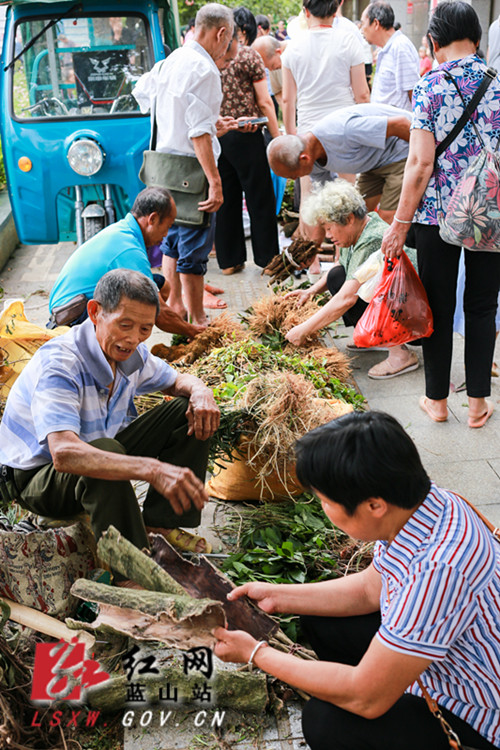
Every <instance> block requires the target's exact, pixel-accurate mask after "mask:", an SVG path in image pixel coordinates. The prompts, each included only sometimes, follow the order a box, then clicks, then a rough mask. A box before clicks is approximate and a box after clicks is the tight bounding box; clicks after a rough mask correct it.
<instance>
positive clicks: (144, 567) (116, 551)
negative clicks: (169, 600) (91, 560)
mask: <svg viewBox="0 0 500 750" xmlns="http://www.w3.org/2000/svg"><path fill="white" fill-rule="evenodd" d="M97 554H98V555H99V557H100V558H101V560H103V561H104V562H105V563H106V564H107V565H109V566H110V568H112V569H113V570H116V571H118V573H121V575H122V576H125V578H128V579H130V580H131V581H135V582H136V583H138V584H139V585H140V586H142V587H143V588H145V589H147V590H148V591H162V592H163V593H165V594H175V595H178V596H184V595H185V594H186V592H185V590H184V589H183V588H182V586H180V585H179V584H178V583H177V582H176V581H175V580H174V579H173V578H172V577H171V576H170V575H169V574H168V573H167V572H166V570H164V569H162V568H161V567H160V566H159V565H157V563H156V562H155V561H154V560H152V559H151V557H149V556H148V555H147V554H145V553H144V552H142V551H141V550H140V549H138V548H137V547H135V546H134V545H133V544H132V542H129V541H128V539H125V537H123V536H122V535H121V534H120V532H119V531H118V530H117V529H116V528H115V527H114V526H110V527H109V528H108V530H107V531H105V532H104V534H102V536H101V538H100V539H99V542H98V543H97Z"/></svg>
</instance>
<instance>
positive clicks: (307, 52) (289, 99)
mask: <svg viewBox="0 0 500 750" xmlns="http://www.w3.org/2000/svg"><path fill="white" fill-rule="evenodd" d="M338 6H339V4H338V2H337V0H304V13H305V17H306V21H307V26H308V28H307V31H303V32H300V33H298V34H297V36H295V37H294V38H293V39H291V40H290V41H289V42H288V44H287V47H286V49H285V51H284V52H283V54H282V56H281V64H282V69H283V123H284V125H285V129H286V132H287V133H289V134H292V135H294V134H296V133H297V132H299V133H305V132H306V131H308V130H310V129H311V127H312V126H313V125H314V124H315V123H317V122H318V120H320V119H321V118H322V117H324V116H325V115H328V114H330V113H331V112H333V111H335V110H336V109H342V108H343V107H349V106H352V105H353V104H359V103H360V102H369V101H370V90H369V88H368V84H367V82H366V76H365V63H364V50H363V47H362V45H361V43H360V42H359V39H358V38H357V37H356V35H355V34H354V33H350V32H349V31H346V29H345V28H343V27H340V25H339V24H337V25H335V26H333V21H334V18H335V13H336V12H337V9H338ZM343 176H344V177H347V178H349V175H343ZM328 179H330V175H329V173H327V172H326V170H324V169H322V168H317V167H315V169H314V170H313V172H312V174H311V176H310V177H309V176H308V177H301V179H300V190H301V204H302V201H303V199H304V198H305V197H306V196H307V195H308V194H309V193H310V190H311V180H312V181H313V182H315V181H318V182H325V181H327V180H328ZM351 182H354V179H353V178H351ZM301 234H304V235H306V236H308V237H310V238H311V239H314V240H315V241H316V242H317V243H318V244H320V243H321V241H322V239H323V237H322V236H319V235H318V233H317V232H314V230H313V228H308V227H306V226H305V225H304V224H303V223H302V221H301Z"/></svg>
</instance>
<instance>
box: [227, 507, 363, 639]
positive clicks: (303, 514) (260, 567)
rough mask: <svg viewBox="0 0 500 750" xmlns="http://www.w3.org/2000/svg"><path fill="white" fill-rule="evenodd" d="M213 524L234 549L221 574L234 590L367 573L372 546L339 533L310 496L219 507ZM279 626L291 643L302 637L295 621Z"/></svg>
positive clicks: (293, 619)
mask: <svg viewBox="0 0 500 750" xmlns="http://www.w3.org/2000/svg"><path fill="white" fill-rule="evenodd" d="M215 525H216V527H217V531H218V533H219V534H220V536H221V538H222V539H223V541H224V543H225V545H226V546H227V547H228V549H229V550H230V556H229V558H227V559H225V560H224V562H223V563H222V565H221V567H222V570H223V571H224V572H225V573H226V575H228V576H229V578H231V580H232V581H233V582H234V583H235V584H236V585H240V584H242V583H245V582H246V581H268V582H270V583H305V582H307V583H312V582H314V581H323V580H327V579H330V578H335V577H339V576H343V575H346V574H347V573H349V572H357V571H359V570H363V569H364V568H366V567H367V566H368V565H369V564H370V562H371V557H372V554H371V550H372V547H373V545H372V544H371V543H369V544H367V543H361V542H357V541H355V540H353V539H351V537H349V536H347V535H346V534H344V532H342V531H340V530H339V529H337V528H335V527H334V526H333V525H332V524H331V522H330V521H329V520H328V518H327V517H326V515H325V514H324V513H323V511H322V509H321V505H320V502H319V500H318V499H317V498H316V497H314V496H312V495H309V494H306V493H305V494H303V495H302V496H301V497H300V498H298V499H297V500H296V501H295V503H282V504H279V505H276V504H267V503H266V504H261V505H259V506H258V507H250V506H241V505H240V506H238V507H237V508H235V507H234V506H232V505H227V504H222V503H221V504H218V505H217V508H216V514H215ZM280 623H281V626H282V628H283V629H284V630H285V632H286V633H287V635H288V636H289V637H290V638H291V639H292V640H293V641H297V640H298V639H299V638H300V635H299V634H298V632H297V625H298V620H297V619H296V618H291V617H289V616H287V617H281V618H280Z"/></svg>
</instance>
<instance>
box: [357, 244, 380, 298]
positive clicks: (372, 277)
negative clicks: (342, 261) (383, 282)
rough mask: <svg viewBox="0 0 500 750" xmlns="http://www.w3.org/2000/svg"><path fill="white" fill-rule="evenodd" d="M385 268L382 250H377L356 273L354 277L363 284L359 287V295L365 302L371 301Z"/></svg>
mask: <svg viewBox="0 0 500 750" xmlns="http://www.w3.org/2000/svg"><path fill="white" fill-rule="evenodd" d="M383 268H384V256H383V255H382V251H381V250H375V252H374V253H372V254H371V255H370V256H369V257H368V258H367V259H366V260H365V261H364V263H362V264H361V265H360V266H359V268H358V269H357V270H356V271H355V273H354V278H355V279H356V281H359V283H360V284H361V286H360V287H359V289H358V297H360V298H361V299H362V300H364V301H365V302H371V299H372V297H373V295H374V293H375V289H376V288H377V286H378V283H379V281H380V279H381V278H382V271H383Z"/></svg>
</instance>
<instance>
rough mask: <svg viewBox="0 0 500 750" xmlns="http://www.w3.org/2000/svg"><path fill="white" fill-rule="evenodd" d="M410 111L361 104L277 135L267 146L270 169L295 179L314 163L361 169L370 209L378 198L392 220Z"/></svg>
mask: <svg viewBox="0 0 500 750" xmlns="http://www.w3.org/2000/svg"><path fill="white" fill-rule="evenodd" d="M410 120H411V114H410V113H409V112H406V111H405V110H403V109H398V108H397V107H391V106H390V105H386V104H357V105H355V106H354V107H346V108H345V109H340V110H337V111H336V112H333V113H332V114H330V115H327V116H326V117H324V118H323V119H322V120H320V121H319V122H318V123H317V124H316V125H314V126H313V128H311V130H310V131H308V132H307V133H302V134H299V135H283V136H280V137H279V138H275V139H274V140H273V141H272V142H271V143H270V144H269V147H268V149H267V154H268V159H269V164H270V166H271V169H272V170H273V171H274V172H276V174H278V175H280V176H281V177H291V178H292V179H296V178H298V177H304V176H305V175H309V174H311V172H312V170H313V167H314V164H315V163H318V164H319V165H321V166H322V167H326V169H328V170H329V171H330V172H332V173H341V174H342V173H344V174H349V173H351V174H358V179H357V183H356V187H357V188H358V190H359V191H360V193H361V195H362V196H363V198H364V199H365V202H366V205H367V208H368V211H373V210H374V209H375V208H376V207H377V206H378V205H379V204H380V208H379V214H380V217H381V218H382V219H384V221H387V222H389V223H390V222H392V219H393V217H394V214H395V212H396V208H397V205H398V201H399V195H400V192H401V185H402V183H403V173H404V167H405V163H406V158H407V156H408V140H409V138H410Z"/></svg>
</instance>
